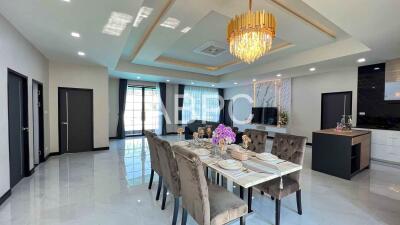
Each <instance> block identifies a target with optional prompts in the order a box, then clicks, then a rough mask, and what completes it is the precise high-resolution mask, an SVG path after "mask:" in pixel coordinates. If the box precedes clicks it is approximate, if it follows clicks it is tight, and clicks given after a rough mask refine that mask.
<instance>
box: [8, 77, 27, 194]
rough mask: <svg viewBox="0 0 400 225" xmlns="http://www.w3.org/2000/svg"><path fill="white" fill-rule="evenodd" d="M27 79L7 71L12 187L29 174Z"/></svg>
mask: <svg viewBox="0 0 400 225" xmlns="http://www.w3.org/2000/svg"><path fill="white" fill-rule="evenodd" d="M27 104H28V95H27V80H26V78H24V77H22V76H20V75H19V74H17V73H16V72H14V71H11V70H9V71H8V132H9V133H8V135H9V151H10V154H9V157H10V158H9V160H10V186H11V188H12V187H14V186H15V185H16V184H17V183H18V182H19V181H20V180H21V179H22V178H24V177H25V176H27V175H28V174H29V144H28V135H29V128H28V107H27Z"/></svg>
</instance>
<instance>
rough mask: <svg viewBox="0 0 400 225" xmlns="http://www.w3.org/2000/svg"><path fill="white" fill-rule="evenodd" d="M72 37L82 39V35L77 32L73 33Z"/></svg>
mask: <svg viewBox="0 0 400 225" xmlns="http://www.w3.org/2000/svg"><path fill="white" fill-rule="evenodd" d="M71 36H72V37H75V38H80V37H81V34H80V33H77V32H71Z"/></svg>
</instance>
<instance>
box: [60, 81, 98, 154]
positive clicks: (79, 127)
mask: <svg viewBox="0 0 400 225" xmlns="http://www.w3.org/2000/svg"><path fill="white" fill-rule="evenodd" d="M58 94H59V103H58V104H59V143H60V152H61V153H74V152H84V151H92V150H93V90H87V89H73V88H59V91H58Z"/></svg>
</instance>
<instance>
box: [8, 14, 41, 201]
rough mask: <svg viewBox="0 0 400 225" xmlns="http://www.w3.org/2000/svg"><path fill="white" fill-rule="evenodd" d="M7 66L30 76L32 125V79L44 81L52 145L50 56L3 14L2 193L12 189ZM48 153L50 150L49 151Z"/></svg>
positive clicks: (30, 123) (31, 134)
mask: <svg viewBox="0 0 400 225" xmlns="http://www.w3.org/2000/svg"><path fill="white" fill-rule="evenodd" d="M7 68H10V69H12V70H15V71H17V72H19V73H21V74H23V75H25V76H27V77H28V112H29V127H30V128H32V127H33V121H32V113H33V112H32V79H35V80H37V81H39V82H42V83H43V89H44V111H45V115H44V126H45V127H44V129H45V137H44V138H45V146H46V148H47V147H48V146H49V138H48V137H49V132H48V130H49V129H48V125H49V124H48V114H47V111H48V93H47V89H48V76H49V73H48V60H47V59H46V58H45V57H44V56H43V55H42V54H41V53H40V52H39V51H38V50H37V49H36V48H35V47H33V45H32V44H30V43H29V42H28V41H27V40H26V39H25V38H24V37H23V36H22V35H21V34H20V33H19V32H18V31H17V30H16V29H15V28H14V27H13V26H12V25H11V24H10V23H9V22H8V21H7V20H6V19H5V18H4V17H3V16H2V15H0V127H1V129H2V132H0V196H2V195H3V194H4V193H5V192H7V191H8V190H9V189H10V166H9V148H8V145H9V144H8V97H7V96H8V94H7V74H8V73H7ZM46 154H47V153H46ZM29 159H30V163H29V164H30V169H32V168H33V131H32V129H30V131H29Z"/></svg>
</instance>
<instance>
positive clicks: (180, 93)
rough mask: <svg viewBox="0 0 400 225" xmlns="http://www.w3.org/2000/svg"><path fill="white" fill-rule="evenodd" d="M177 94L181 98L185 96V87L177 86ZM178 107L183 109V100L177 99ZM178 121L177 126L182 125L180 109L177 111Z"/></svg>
mask: <svg viewBox="0 0 400 225" xmlns="http://www.w3.org/2000/svg"><path fill="white" fill-rule="evenodd" d="M178 94H179V95H181V96H183V95H184V94H185V85H183V84H180V85H179V86H178ZM178 107H179V108H182V107H183V98H179V99H178ZM178 119H179V124H180V125H182V110H181V109H180V110H179V111H178Z"/></svg>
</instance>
